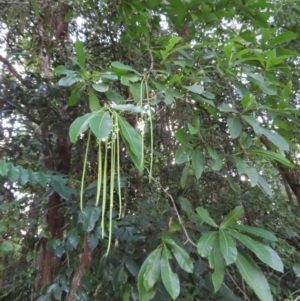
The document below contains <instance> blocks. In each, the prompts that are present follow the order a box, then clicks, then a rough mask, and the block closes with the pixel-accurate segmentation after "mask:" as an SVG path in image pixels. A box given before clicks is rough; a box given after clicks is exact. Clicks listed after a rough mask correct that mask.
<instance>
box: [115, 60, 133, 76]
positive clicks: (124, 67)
mask: <svg viewBox="0 0 300 301" xmlns="http://www.w3.org/2000/svg"><path fill="white" fill-rule="evenodd" d="M111 66H112V67H113V68H116V69H118V70H123V71H132V72H134V73H136V74H139V72H137V71H136V70H134V69H133V68H132V67H130V66H128V65H125V64H123V63H121V62H112V63H111Z"/></svg>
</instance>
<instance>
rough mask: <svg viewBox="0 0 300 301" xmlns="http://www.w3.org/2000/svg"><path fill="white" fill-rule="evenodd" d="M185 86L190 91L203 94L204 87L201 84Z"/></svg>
mask: <svg viewBox="0 0 300 301" xmlns="http://www.w3.org/2000/svg"><path fill="white" fill-rule="evenodd" d="M183 87H184V88H186V89H187V90H188V91H190V92H193V93H196V94H202V93H203V91H204V88H203V86H201V85H194V86H183Z"/></svg>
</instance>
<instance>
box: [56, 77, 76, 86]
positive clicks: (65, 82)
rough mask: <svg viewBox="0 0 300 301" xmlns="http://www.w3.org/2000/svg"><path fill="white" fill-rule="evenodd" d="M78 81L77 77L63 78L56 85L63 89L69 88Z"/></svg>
mask: <svg viewBox="0 0 300 301" xmlns="http://www.w3.org/2000/svg"><path fill="white" fill-rule="evenodd" d="M78 81H79V78H78V77H77V76H65V77H62V78H61V79H60V80H59V81H58V84H59V85H60V86H63V87H69V86H72V85H73V84H75V83H77V82H78Z"/></svg>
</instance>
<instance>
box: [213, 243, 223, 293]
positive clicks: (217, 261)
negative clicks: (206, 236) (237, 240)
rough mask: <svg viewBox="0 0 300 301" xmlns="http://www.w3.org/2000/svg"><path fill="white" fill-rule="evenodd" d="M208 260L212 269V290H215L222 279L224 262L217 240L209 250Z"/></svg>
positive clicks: (219, 285) (218, 287)
mask: <svg viewBox="0 0 300 301" xmlns="http://www.w3.org/2000/svg"><path fill="white" fill-rule="evenodd" d="M210 260H211V262H210V264H211V265H212V267H213V269H214V272H213V274H212V282H213V286H214V291H215V292H217V291H218V290H219V289H220V287H221V285H222V283H223V281H224V275H225V262H224V258H223V256H222V253H221V249H220V245H219V242H218V240H216V241H215V245H214V248H213V250H212V252H211V256H210Z"/></svg>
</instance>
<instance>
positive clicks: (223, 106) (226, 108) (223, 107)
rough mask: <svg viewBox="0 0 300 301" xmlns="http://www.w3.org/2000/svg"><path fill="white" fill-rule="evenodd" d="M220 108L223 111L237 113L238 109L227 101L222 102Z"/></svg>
mask: <svg viewBox="0 0 300 301" xmlns="http://www.w3.org/2000/svg"><path fill="white" fill-rule="evenodd" d="M218 109H219V110H220V111H221V112H227V113H231V112H232V113H237V110H236V109H234V108H232V107H231V106H230V105H229V104H227V103H223V104H221V105H220V106H219V107H218Z"/></svg>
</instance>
